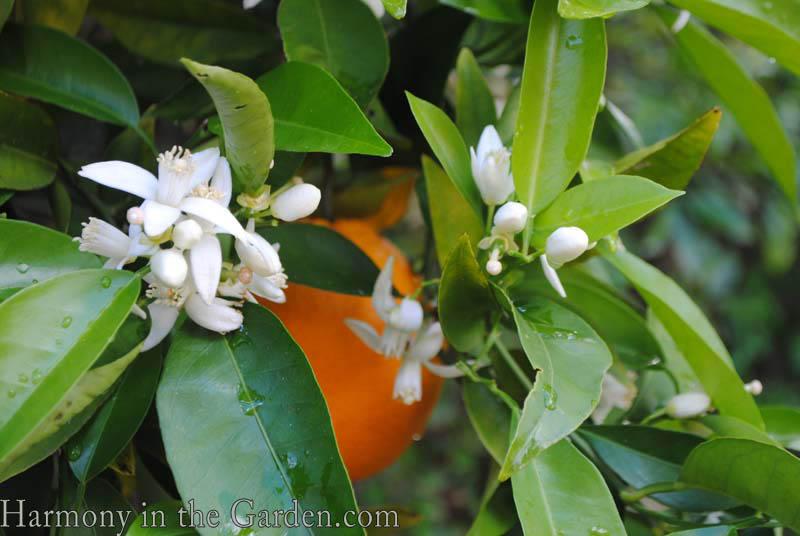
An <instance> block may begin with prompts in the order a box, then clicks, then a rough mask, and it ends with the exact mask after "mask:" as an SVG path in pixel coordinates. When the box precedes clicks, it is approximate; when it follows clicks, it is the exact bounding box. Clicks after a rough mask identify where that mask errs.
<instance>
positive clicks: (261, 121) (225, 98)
mask: <svg viewBox="0 0 800 536" xmlns="http://www.w3.org/2000/svg"><path fill="white" fill-rule="evenodd" d="M181 63H183V65H184V66H185V67H186V69H187V70H188V71H189V72H190V73H192V76H194V77H195V78H197V80H198V81H199V82H200V83H201V84H203V86H204V87H205V88H206V91H208V94H209V95H211V98H212V99H213V100H214V106H216V108H217V112H218V113H219V117H220V121H221V122H222V130H223V132H224V133H225V156H226V157H227V159H228V162H230V165H231V170H232V171H233V181H234V190H236V191H245V192H254V191H255V190H257V189H258V188H259V187H260V186H261V185H262V184H264V182H265V181H266V180H267V175H269V166H270V163H271V162H272V158H273V157H274V156H275V138H274V121H273V119H272V111H271V109H270V105H269V100H267V96H266V95H264V93H263V92H262V91H261V89H259V87H258V86H257V85H256V83H255V82H253V81H252V80H251V79H249V78H248V77H246V76H245V75H243V74H240V73H237V72H234V71H229V70H228V69H223V68H222V67H215V66H213V65H203V64H201V63H197V62H194V61H192V60H190V59H186V58H184V59H182V60H181Z"/></svg>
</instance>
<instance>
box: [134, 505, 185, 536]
mask: <svg viewBox="0 0 800 536" xmlns="http://www.w3.org/2000/svg"><path fill="white" fill-rule="evenodd" d="M181 509H183V511H184V514H183V518H182V519H181V515H180V513H179V511H180V510H181ZM162 514H163V525H164V526H163V527H162V526H161V525H162ZM181 522H183V524H184V525H188V524H189V522H190V519H189V516H188V510H187V509H185V508H184V507H183V503H182V502H180V501H169V502H162V503H158V504H154V505H152V506H148V507H147V508H146V509H145V510H144V511H143V512H142V513H141V514H139V517H137V518H136V520H134V521H133V523H132V524H131V526H130V528H129V529H128V532H126V533H125V536H196V535H197V531H196V530H194V529H193V528H191V527H182V526H181Z"/></svg>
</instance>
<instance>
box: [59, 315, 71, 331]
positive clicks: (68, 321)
mask: <svg viewBox="0 0 800 536" xmlns="http://www.w3.org/2000/svg"><path fill="white" fill-rule="evenodd" d="M71 325H72V317H71V316H65V317H64V318H63V319H62V320H61V327H62V328H68V327H70V326H71Z"/></svg>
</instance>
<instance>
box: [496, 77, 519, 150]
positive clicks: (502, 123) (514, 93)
mask: <svg viewBox="0 0 800 536" xmlns="http://www.w3.org/2000/svg"><path fill="white" fill-rule="evenodd" d="M521 89H522V88H521V86H515V87H514V89H512V90H511V95H509V96H508V100H507V101H506V105H505V107H504V108H503V113H501V114H500V118H499V119H498V120H497V133H498V134H499V135H500V140H502V142H503V145H506V146H511V144H512V143H513V142H514V130H515V129H516V128H517V117H518V116H519V101H520V90H521Z"/></svg>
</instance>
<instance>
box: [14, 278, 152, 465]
mask: <svg viewBox="0 0 800 536" xmlns="http://www.w3.org/2000/svg"><path fill="white" fill-rule="evenodd" d="M138 295H139V278H138V277H135V276H134V275H133V274H132V273H130V272H124V271H119V270H81V271H78V272H72V273H68V274H62V275H59V276H57V277H54V278H52V279H49V280H47V281H44V282H42V283H39V284H37V285H34V286H32V287H28V288H26V289H25V290H22V291H20V292H18V293H17V294H15V295H14V296H12V297H10V298H9V299H7V300H6V301H4V302H3V303H2V304H0V356H2V358H1V359H0V364H2V370H3V371H4V377H3V379H2V380H0V383H2V387H0V390H2V391H3V392H4V393H5V396H2V397H0V415H2V417H0V419H2V420H0V474H1V475H2V476H0V480H4V479H5V478H7V477H9V476H11V475H12V474H14V473H11V472H10V469H9V467H10V466H12V464H14V469H16V472H19V470H22V469H24V468H25V467H21V468H20V467H19V465H20V464H19V463H18V462H17V459H18V458H20V456H28V451H29V449H31V448H32V447H33V446H35V445H34V443H38V442H40V441H42V440H43V439H45V438H46V437H47V436H48V435H52V434H54V433H55V432H56V431H57V430H58V429H59V428H60V427H61V426H62V425H63V423H64V422H65V421H68V420H69V417H71V416H73V415H75V414H77V413H79V412H80V411H81V410H82V409H83V408H85V407H86V406H88V405H89V403H90V402H91V401H92V400H93V399H94V398H96V397H97V396H99V395H100V394H102V392H103V391H105V390H106V389H107V388H108V387H109V386H110V385H111V383H113V381H114V380H115V379H116V378H117V377H118V376H119V374H121V373H122V370H118V369H117V368H115V365H117V362H114V363H112V364H110V365H107V366H106V367H108V368H106V367H102V368H100V369H96V370H95V371H93V372H92V373H89V374H87V372H88V370H89V368H90V367H91V366H92V364H93V363H94V362H95V361H96V360H97V358H98V357H99V356H100V354H101V353H102V351H103V349H104V348H105V347H106V345H107V344H108V343H109V341H110V339H111V338H112V337H113V336H114V334H115V333H116V331H117V329H119V327H120V326H121V325H122V322H123V321H124V320H125V318H126V317H127V316H128V313H129V311H130V309H131V307H132V306H133V304H134V301H135V300H136V298H137V297H138ZM134 355H135V354H134ZM131 359H132V358H131ZM120 361H122V360H120ZM123 364H124V365H127V364H126V363H123ZM123 369H124V367H123ZM115 373H116V376H114V374H115ZM112 376H113V378H111V377H112ZM110 378H111V379H110ZM109 379H110V381H108V380H109ZM62 404H63V406H62ZM64 439H66V438H64ZM57 446H58V445H54V446H53V450H55V448H56V447H57ZM51 452H52V451H51ZM48 454H49V452H46V453H44V454H42V455H41V457H39V458H38V459H35V460H32V461H31V462H30V463H28V464H27V465H28V466H29V465H32V463H34V462H36V461H39V459H41V458H43V457H45V456H46V455H48Z"/></svg>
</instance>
